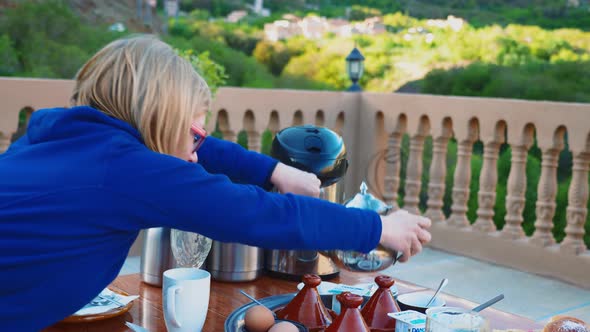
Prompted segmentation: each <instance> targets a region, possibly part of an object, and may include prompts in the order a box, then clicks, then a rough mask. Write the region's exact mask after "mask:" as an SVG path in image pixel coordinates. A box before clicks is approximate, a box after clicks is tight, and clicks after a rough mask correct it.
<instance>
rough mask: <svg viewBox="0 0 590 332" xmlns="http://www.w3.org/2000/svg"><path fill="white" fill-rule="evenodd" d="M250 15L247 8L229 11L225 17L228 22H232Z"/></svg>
mask: <svg viewBox="0 0 590 332" xmlns="http://www.w3.org/2000/svg"><path fill="white" fill-rule="evenodd" d="M246 16H248V12H247V11H245V10H234V11H233V12H231V13H229V15H227V17H226V18H225V21H226V22H230V23H237V22H239V21H240V20H241V19H243V18H244V17H246Z"/></svg>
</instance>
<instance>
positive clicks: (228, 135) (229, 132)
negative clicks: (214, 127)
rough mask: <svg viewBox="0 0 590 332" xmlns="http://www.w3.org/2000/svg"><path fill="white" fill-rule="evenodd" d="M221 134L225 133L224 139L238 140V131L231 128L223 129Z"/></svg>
mask: <svg viewBox="0 0 590 332" xmlns="http://www.w3.org/2000/svg"><path fill="white" fill-rule="evenodd" d="M221 134H222V135H223V139H224V140H226V141H230V142H234V143H235V142H237V141H238V135H236V133H235V132H234V131H233V130H231V129H227V130H223V131H222V132H221Z"/></svg>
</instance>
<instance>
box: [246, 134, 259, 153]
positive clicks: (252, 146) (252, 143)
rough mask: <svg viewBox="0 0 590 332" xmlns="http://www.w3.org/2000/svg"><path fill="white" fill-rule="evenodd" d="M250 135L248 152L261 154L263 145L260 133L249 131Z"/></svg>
mask: <svg viewBox="0 0 590 332" xmlns="http://www.w3.org/2000/svg"><path fill="white" fill-rule="evenodd" d="M247 134H248V150H251V151H256V152H260V149H261V146H262V143H261V138H260V136H261V135H260V133H259V132H257V131H254V130H249V131H248V132H247Z"/></svg>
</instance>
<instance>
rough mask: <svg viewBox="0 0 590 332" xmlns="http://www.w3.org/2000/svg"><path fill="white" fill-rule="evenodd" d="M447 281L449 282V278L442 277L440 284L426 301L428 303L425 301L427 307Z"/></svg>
mask: <svg viewBox="0 0 590 332" xmlns="http://www.w3.org/2000/svg"><path fill="white" fill-rule="evenodd" d="M448 283H449V279H447V278H444V279H443V280H441V281H440V285H438V289H437V290H436V292H434V295H433V296H432V298H431V299H430V301H428V303H426V308H428V307H429V306H430V305H431V304H432V303H433V302H434V300H435V299H436V296H437V295H438V293H440V291H441V289H443V288H444V287H445V286H446V285H447V284H448Z"/></svg>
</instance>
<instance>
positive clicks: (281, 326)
mask: <svg viewBox="0 0 590 332" xmlns="http://www.w3.org/2000/svg"><path fill="white" fill-rule="evenodd" d="M268 332H299V329H298V328H297V326H295V325H293V324H291V323H289V322H279V323H276V324H275V325H273V326H272V327H271V328H270V330H268Z"/></svg>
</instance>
